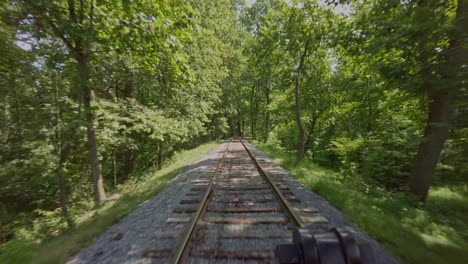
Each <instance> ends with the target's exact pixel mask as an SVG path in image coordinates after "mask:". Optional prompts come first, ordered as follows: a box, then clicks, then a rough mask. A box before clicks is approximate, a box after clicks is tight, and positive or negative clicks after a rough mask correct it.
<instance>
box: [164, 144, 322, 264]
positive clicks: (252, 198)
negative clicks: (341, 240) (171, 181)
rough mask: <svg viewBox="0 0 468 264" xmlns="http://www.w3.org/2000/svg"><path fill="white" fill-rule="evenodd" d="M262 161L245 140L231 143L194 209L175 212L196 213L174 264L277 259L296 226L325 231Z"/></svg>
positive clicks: (174, 258)
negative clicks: (251, 150) (280, 249)
mask: <svg viewBox="0 0 468 264" xmlns="http://www.w3.org/2000/svg"><path fill="white" fill-rule="evenodd" d="M260 163H262V162H259V161H257V160H256V159H255V157H254V155H252V153H251V152H250V150H249V148H248V147H247V145H246V144H244V142H243V141H242V140H235V141H230V142H229V143H227V147H226V149H225V151H224V154H223V156H222V158H221V159H220V161H219V163H218V165H217V167H216V169H215V171H214V173H213V176H212V178H211V179H210V181H209V183H208V186H207V188H206V191H205V192H204V195H203V198H201V199H200V200H199V201H198V200H195V201H197V202H198V204H197V208H196V210H195V208H194V207H193V204H192V207H184V208H182V209H181V208H179V209H177V210H176V211H179V212H192V213H193V214H194V215H193V216H192V217H191V221H190V223H189V226H188V227H187V229H186V231H185V233H184V234H183V237H182V239H181V241H180V243H179V245H178V247H177V248H176V249H175V251H174V252H173V253H172V254H171V255H172V256H173V259H172V262H173V263H214V262H216V263H274V262H276V259H275V247H276V245H278V244H284V243H288V242H290V241H291V230H292V229H293V228H294V227H305V226H309V227H314V225H316V226H315V228H316V229H321V230H322V229H323V230H324V229H325V228H324V224H326V223H327V221H326V219H325V218H323V217H321V216H320V215H318V214H317V211H316V210H315V209H313V208H303V207H301V202H300V200H298V199H297V198H296V197H295V196H294V194H293V193H292V192H291V190H290V189H289V187H288V186H287V184H286V182H285V180H284V179H281V176H280V175H275V176H274V177H270V176H269V175H268V174H267V173H266V172H265V171H264V170H263V169H262V165H261V164H260ZM263 163H264V162H263ZM195 190H197V189H195ZM182 204H191V202H190V201H185V202H182Z"/></svg>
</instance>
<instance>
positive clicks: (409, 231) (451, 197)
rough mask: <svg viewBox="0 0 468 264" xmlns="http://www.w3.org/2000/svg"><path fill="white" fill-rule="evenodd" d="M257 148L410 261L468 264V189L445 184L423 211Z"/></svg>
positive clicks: (270, 148) (268, 149)
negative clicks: (467, 224) (467, 263)
mask: <svg viewBox="0 0 468 264" xmlns="http://www.w3.org/2000/svg"><path fill="white" fill-rule="evenodd" d="M257 147H258V148H259V149H260V150H262V151H263V152H264V153H266V154H267V155H268V156H270V157H271V158H272V159H274V160H275V162H276V163H278V164H279V165H281V166H282V167H284V168H285V169H287V170H289V171H290V172H291V173H293V174H294V175H295V177H296V178H297V179H298V180H300V181H301V182H302V183H303V184H304V185H306V186H307V187H308V188H310V189H311V190H313V191H314V192H316V193H318V194H320V195H321V196H323V197H324V198H326V199H327V200H328V201H330V202H331V203H332V204H333V205H334V206H335V207H337V208H339V209H340V210H342V211H343V212H345V213H346V214H347V215H348V217H349V219H350V220H351V221H352V222H354V223H356V224H357V225H358V226H359V227H360V228H361V229H363V230H364V231H366V232H367V233H368V234H369V235H370V236H372V237H373V238H374V239H376V240H377V241H379V242H380V243H381V244H383V245H384V246H385V247H386V248H387V249H388V250H389V251H390V252H391V253H393V254H394V255H396V256H398V257H399V258H400V259H402V260H403V261H404V262H405V263H416V264H427V263H440V264H447V263H466V259H467V258H466V257H467V253H468V242H467V241H468V229H467V226H466V223H468V186H467V185H458V186H449V185H446V186H444V185H439V186H438V187H433V188H432V189H431V191H430V193H429V198H428V201H427V204H426V205H425V206H424V207H418V206H416V205H415V203H414V202H413V201H411V200H410V199H409V198H408V197H407V196H406V195H405V194H403V193H390V192H388V191H385V190H383V189H378V188H375V187H372V186H365V185H364V183H363V182H362V181H360V180H359V178H355V179H349V178H346V177H344V176H343V175H340V174H339V173H337V172H335V171H332V170H328V169H325V168H323V167H320V166H318V165H316V164H314V163H313V162H312V161H311V160H309V159H307V158H306V159H305V160H303V162H302V163H301V165H300V166H299V167H296V166H295V155H294V154H293V153H291V152H288V151H285V150H283V149H280V148H278V147H275V146H272V145H267V144H258V145H257Z"/></svg>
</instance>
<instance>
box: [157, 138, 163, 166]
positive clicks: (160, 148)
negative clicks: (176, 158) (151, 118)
mask: <svg viewBox="0 0 468 264" xmlns="http://www.w3.org/2000/svg"><path fill="white" fill-rule="evenodd" d="M162 163H163V142H162V141H160V142H159V150H158V170H160V169H162Z"/></svg>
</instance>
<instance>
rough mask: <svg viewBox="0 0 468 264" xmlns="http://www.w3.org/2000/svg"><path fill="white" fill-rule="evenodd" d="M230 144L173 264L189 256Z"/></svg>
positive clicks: (177, 263)
mask: <svg viewBox="0 0 468 264" xmlns="http://www.w3.org/2000/svg"><path fill="white" fill-rule="evenodd" d="M230 143H231V140H229V144H230ZM229 144H228V146H226V149H225V150H224V153H223V156H222V157H221V159H220V160H219V162H218V165H217V166H216V170H215V172H214V175H213V177H212V178H211V180H210V183H209V185H208V190H207V191H206V193H205V195H204V196H203V199H202V200H201V204H200V206H199V207H198V209H197V211H196V212H195V217H194V218H193V219H192V222H190V225H189V229H188V230H187V232H186V233H185V235H184V237H183V238H182V241H181V243H180V244H179V246H178V247H177V250H176V253H175V256H174V258H173V262H172V263H174V264H179V263H184V262H183V260H184V258H185V257H186V255H187V254H188V245H189V242H190V238H191V237H192V235H193V233H194V231H195V226H196V225H197V222H198V221H199V219H200V216H201V215H202V214H203V213H204V212H205V211H206V206H207V204H208V198H209V197H210V194H211V192H212V191H213V187H214V186H215V182H216V181H217V179H218V176H219V172H220V168H221V164H222V163H223V161H224V159H225V157H226V154H227V152H228V148H229Z"/></svg>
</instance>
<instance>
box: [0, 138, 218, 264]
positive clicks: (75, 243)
mask: <svg viewBox="0 0 468 264" xmlns="http://www.w3.org/2000/svg"><path fill="white" fill-rule="evenodd" d="M216 146H218V144H217V143H208V144H204V145H201V146H200V147H198V148H195V149H192V150H188V151H183V152H181V153H177V154H176V155H175V156H174V157H173V158H172V159H171V162H170V163H169V164H168V165H167V166H166V167H164V168H163V169H162V170H160V171H154V170H152V171H147V172H145V173H144V174H146V175H140V177H139V178H140V179H142V180H141V181H140V182H137V183H132V184H128V185H126V186H125V187H126V189H125V191H123V193H122V194H123V197H122V198H121V199H119V200H117V201H115V202H112V203H107V204H106V205H104V206H103V207H101V208H99V209H98V210H96V211H93V212H88V213H86V214H84V215H83V216H81V217H80V219H79V224H78V226H77V228H75V229H73V230H69V231H67V232H65V233H63V234H61V235H60V236H58V237H55V238H51V239H49V240H45V241H43V242H41V243H39V244H38V243H34V241H30V240H25V239H18V238H17V239H13V240H11V241H9V242H7V243H5V244H3V245H2V246H1V247H0V263H64V262H66V260H67V259H68V258H69V257H70V256H72V255H73V254H75V253H77V252H78V251H79V250H80V249H82V248H84V247H86V246H88V245H89V244H90V243H91V242H92V241H93V240H94V239H95V238H96V237H97V236H99V235H100V234H102V233H103V232H104V231H106V230H107V229H108V228H109V227H110V226H111V225H113V224H115V223H117V222H118V221H119V220H121V219H122V218H123V217H124V216H126V215H128V214H129V213H130V212H132V211H133V210H134V209H135V208H136V207H137V206H138V205H139V204H140V203H142V202H143V201H146V200H148V199H149V198H151V197H152V196H154V195H156V194H157V193H158V192H160V191H161V190H162V189H163V188H164V187H165V186H166V185H167V183H169V182H170V180H171V179H172V178H174V177H175V176H176V175H177V174H179V173H180V172H181V170H182V169H183V168H185V167H186V166H187V165H189V164H191V163H193V162H195V161H197V160H199V159H201V158H202V157H203V156H205V155H206V154H207V153H208V152H209V151H211V150H213V149H214V148H215V147H216Z"/></svg>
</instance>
